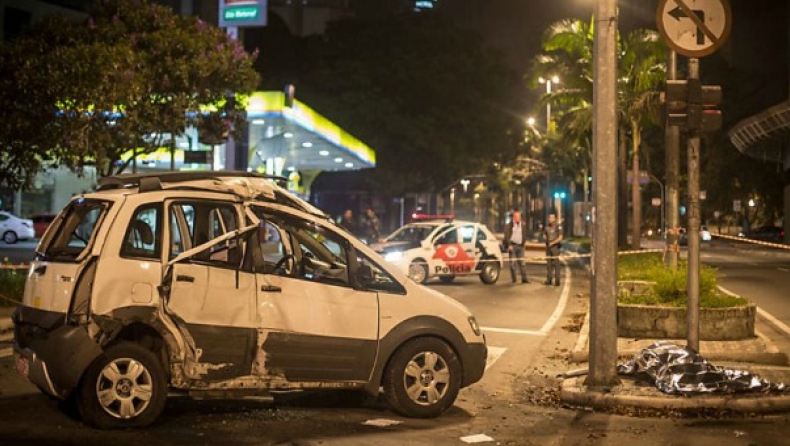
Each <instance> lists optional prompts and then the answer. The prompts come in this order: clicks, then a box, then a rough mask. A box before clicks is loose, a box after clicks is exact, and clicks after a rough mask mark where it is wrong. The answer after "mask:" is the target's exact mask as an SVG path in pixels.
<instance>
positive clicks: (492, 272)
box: [483, 262, 499, 280]
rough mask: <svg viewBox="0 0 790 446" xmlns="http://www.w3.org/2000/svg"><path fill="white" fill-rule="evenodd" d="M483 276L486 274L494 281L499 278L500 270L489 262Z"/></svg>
mask: <svg viewBox="0 0 790 446" xmlns="http://www.w3.org/2000/svg"><path fill="white" fill-rule="evenodd" d="M483 274H485V275H486V277H488V278H489V279H490V280H494V279H496V278H497V277H498V276H499V270H498V269H497V268H496V267H495V266H494V264H493V263H492V262H488V263H487V264H486V266H485V267H484V269H483Z"/></svg>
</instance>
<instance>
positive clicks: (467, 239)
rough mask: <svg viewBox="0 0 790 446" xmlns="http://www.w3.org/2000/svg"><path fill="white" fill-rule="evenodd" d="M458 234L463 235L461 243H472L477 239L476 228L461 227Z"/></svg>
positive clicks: (460, 238)
mask: <svg viewBox="0 0 790 446" xmlns="http://www.w3.org/2000/svg"><path fill="white" fill-rule="evenodd" d="M458 233H459V234H460V235H461V236H460V237H459V243H472V242H473V241H474V237H475V227H474V226H461V227H460V228H458Z"/></svg>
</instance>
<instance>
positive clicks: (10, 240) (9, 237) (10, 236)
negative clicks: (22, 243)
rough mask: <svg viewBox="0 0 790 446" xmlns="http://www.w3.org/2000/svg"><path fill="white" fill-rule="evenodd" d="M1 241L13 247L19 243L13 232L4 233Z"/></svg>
mask: <svg viewBox="0 0 790 446" xmlns="http://www.w3.org/2000/svg"><path fill="white" fill-rule="evenodd" d="M3 241H4V242H6V243H7V244H9V245H13V244H14V243H16V242H17V241H19V237H17V235H16V232H14V231H6V233H5V234H3Z"/></svg>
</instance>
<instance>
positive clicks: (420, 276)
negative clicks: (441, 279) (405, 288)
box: [407, 259, 428, 283]
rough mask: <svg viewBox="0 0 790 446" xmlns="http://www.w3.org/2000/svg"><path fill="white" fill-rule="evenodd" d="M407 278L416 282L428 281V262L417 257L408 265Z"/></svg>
mask: <svg viewBox="0 0 790 446" xmlns="http://www.w3.org/2000/svg"><path fill="white" fill-rule="evenodd" d="M407 275H408V276H409V278H410V279H411V280H413V281H415V282H417V283H425V282H427V281H428V264H427V263H425V261H424V260H421V259H417V260H415V261H413V262H411V264H410V265H409V272H408V274H407Z"/></svg>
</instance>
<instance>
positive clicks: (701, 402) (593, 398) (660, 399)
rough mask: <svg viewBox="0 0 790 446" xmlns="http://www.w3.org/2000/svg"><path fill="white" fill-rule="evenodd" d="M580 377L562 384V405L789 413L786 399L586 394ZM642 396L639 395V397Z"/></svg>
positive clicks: (779, 396) (618, 390)
mask: <svg viewBox="0 0 790 446" xmlns="http://www.w3.org/2000/svg"><path fill="white" fill-rule="evenodd" d="M583 382H584V378H583V377H574V378H569V379H566V380H565V381H563V383H562V388H561V391H560V398H561V400H562V401H563V402H564V403H567V404H571V405H578V406H585V407H591V408H593V409H613V408H616V407H623V406H627V407H640V408H644V409H654V410H667V409H676V410H688V409H697V410H699V409H714V410H730V411H733V412H738V413H775V412H787V411H790V395H787V394H776V395H770V394H762V393H759V394H742V395H709V394H706V395H694V396H691V397H687V396H683V395H677V396H675V395H665V394H662V393H661V392H660V391H659V390H658V389H655V390H653V391H652V392H640V391H638V390H636V389H634V390H633V391H630V390H628V389H625V388H622V386H616V387H614V388H612V389H609V390H608V391H598V390H590V389H588V388H587V387H586V386H584V384H583ZM640 393H643V394H640Z"/></svg>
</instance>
